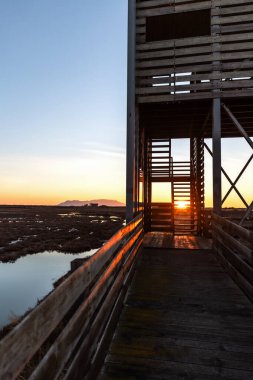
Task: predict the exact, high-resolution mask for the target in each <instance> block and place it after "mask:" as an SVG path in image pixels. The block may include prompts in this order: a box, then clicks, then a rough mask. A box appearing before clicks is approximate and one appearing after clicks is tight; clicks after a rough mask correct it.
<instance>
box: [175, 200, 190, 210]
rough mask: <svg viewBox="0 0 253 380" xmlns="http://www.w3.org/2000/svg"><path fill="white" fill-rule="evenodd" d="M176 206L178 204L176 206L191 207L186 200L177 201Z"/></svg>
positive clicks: (181, 207)
mask: <svg viewBox="0 0 253 380" xmlns="http://www.w3.org/2000/svg"><path fill="white" fill-rule="evenodd" d="M175 206H176V208H180V209H186V208H187V207H189V202H186V201H177V202H176V203H175Z"/></svg>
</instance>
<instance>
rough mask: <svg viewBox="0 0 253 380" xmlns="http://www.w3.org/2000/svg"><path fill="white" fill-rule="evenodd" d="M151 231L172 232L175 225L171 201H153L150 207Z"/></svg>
mask: <svg viewBox="0 0 253 380" xmlns="http://www.w3.org/2000/svg"><path fill="white" fill-rule="evenodd" d="M148 219H149V223H150V231H166V232H172V231H173V225H174V221H173V220H174V216H173V207H172V204H171V203H159V202H152V203H151V204H150V205H149V207H148Z"/></svg>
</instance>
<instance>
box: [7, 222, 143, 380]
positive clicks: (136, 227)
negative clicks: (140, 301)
mask: <svg viewBox="0 0 253 380" xmlns="http://www.w3.org/2000/svg"><path fill="white" fill-rule="evenodd" d="M141 241H142V218H141V216H138V217H136V218H135V219H134V220H133V221H132V222H131V223H129V224H128V225H127V226H125V227H123V228H122V229H121V230H120V231H119V232H117V233H116V234H115V235H114V236H113V237H112V238H111V239H110V240H109V241H108V242H107V243H106V244H105V245H104V246H103V247H102V248H101V249H100V250H98V252H97V253H96V254H95V255H94V256H93V257H92V258H90V260H88V261H87V262H86V263H85V264H84V265H83V266H81V267H80V268H78V269H77V270H76V271H75V272H74V273H72V275H71V276H70V277H68V278H67V280H66V281H64V282H63V283H62V284H61V285H60V286H59V287H58V288H57V289H56V290H55V291H54V292H53V293H52V294H50V295H49V296H48V297H47V298H46V299H45V300H44V301H43V302H42V303H41V304H40V305H39V306H38V307H37V308H35V309H34V310H33V311H32V312H31V313H30V314H29V315H28V316H27V317H26V318H25V319H24V320H23V321H22V322H21V323H20V324H19V325H18V326H17V327H16V328H15V329H14V330H12V331H11V333H10V334H9V335H7V336H6V337H5V338H4V339H3V340H2V341H1V342H0V378H1V379H6V380H7V379H8V380H9V379H10V380H11V379H16V378H17V377H18V376H19V374H20V372H21V371H22V369H23V368H24V367H25V365H26V364H27V363H28V362H29V360H30V359H31V358H32V357H33V355H34V354H35V353H36V352H37V351H38V349H40V348H41V347H42V345H43V343H44V342H45V340H46V339H47V338H48V337H49V335H50V334H52V333H54V334H55V335H56V337H55V340H54V339H51V343H50V345H49V346H48V345H47V349H48V352H47V353H46V355H45V357H44V359H42V360H41V362H40V363H36V369H35V371H34V373H33V374H32V376H31V379H34V380H35V379H45V378H46V379H55V378H58V376H59V374H60V372H61V370H62V369H63V368H64V366H65V364H66V363H67V361H68V359H69V358H70V356H72V359H73V352H75V354H76V353H77V352H78V350H77V347H78V342H79V340H80V338H81V336H82V337H83V338H85V339H86V340H89V339H90V336H89V335H90V330H92V327H93V323H94V320H95V322H96V320H97V319H98V318H99V315H100V314H99V310H100V311H101V310H104V309H103V307H104V305H105V311H104V317H105V315H107V314H106V313H108V312H110V310H111V309H112V307H113V303H114V302H115V299H114V298H113V297H116V296H117V291H119V290H120V287H121V286H122V283H123V281H124V277H125V275H126V271H127V270H128V269H129V265H130V264H131V263H132V259H133V258H134V257H135V254H136V247H138V246H139V245H140V242H141ZM115 284H117V287H116V286H114V285H115ZM113 286H114V287H113ZM115 288H116V289H115ZM103 302H104V304H103ZM73 306H74V308H73ZM66 315H67V318H65V317H66ZM100 318H101V317H100ZM105 323H106V318H103V323H102V322H101V321H100V322H99V324H100V326H101V327H102V326H103V325H104V324H105ZM59 324H62V327H64V328H63V329H62V331H61V329H59ZM57 328H58V330H57V332H56V331H55V330H56V329H57ZM98 338H99V336H98ZM44 349H45V348H44ZM44 349H43V350H44ZM88 351H89V350H88ZM93 353H94V350H93V351H92V354H93ZM34 364H35V363H33V365H32V366H34ZM28 372H29V371H28ZM73 379H74V377H73Z"/></svg>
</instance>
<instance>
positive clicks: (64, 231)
mask: <svg viewBox="0 0 253 380" xmlns="http://www.w3.org/2000/svg"><path fill="white" fill-rule="evenodd" d="M124 218H125V209H124V208H118V207H95V208H86V207H58V206H57V207H47V206H0V261H2V262H10V261H11V262H12V261H13V262H14V261H15V260H16V259H17V258H19V257H21V256H24V255H27V254H34V253H38V252H43V251H51V250H52V251H59V252H64V253H73V254H74V253H80V252H83V251H88V250H89V249H95V248H99V247H100V246H101V245H103V244H104V242H105V241H107V240H108V239H110V237H111V236H112V235H113V234H114V233H115V232H116V231H117V230H118V229H119V228H121V226H122V225H123V223H124Z"/></svg>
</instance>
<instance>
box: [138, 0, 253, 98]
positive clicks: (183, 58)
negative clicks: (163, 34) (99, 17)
mask: <svg viewBox="0 0 253 380" xmlns="http://www.w3.org/2000/svg"><path fill="white" fill-rule="evenodd" d="M136 6H137V12H136V17H137V18H136V33H137V35H136V44H137V46H136V77H137V87H136V94H137V99H138V102H139V103H147V102H148V103H149V102H167V101H174V100H182V99H199V98H200V99H203V98H212V97H215V96H217V92H218V96H221V97H235V96H236V97H237V96H252V95H253V63H252V62H253V61H252V60H253V0H238V1H237V0H231V1H230V0H211V1H206V0H203V1H200V0H198V1H194V0H193V1H187V0H174V1H173V2H168V1H167V0H149V1H147V0H137V5H136ZM203 9H210V11H211V35H210V36H202V37H191V38H182V39H176V40H167V41H156V42H146V17H149V16H158V15H164V14H170V13H176V12H188V11H194V10H203ZM179 28H180V25H179ZM186 73H188V74H187V75H186ZM164 76H166V77H164ZM234 78H236V79H234ZM246 78H247V79H246Z"/></svg>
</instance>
